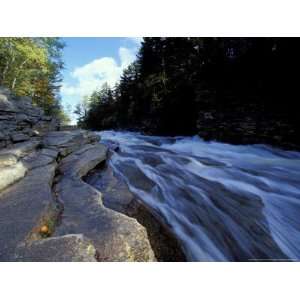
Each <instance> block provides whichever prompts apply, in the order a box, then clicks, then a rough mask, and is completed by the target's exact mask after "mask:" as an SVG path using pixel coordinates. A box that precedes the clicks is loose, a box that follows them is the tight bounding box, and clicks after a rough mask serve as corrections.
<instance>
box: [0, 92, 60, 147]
mask: <svg viewBox="0 0 300 300" xmlns="http://www.w3.org/2000/svg"><path fill="white" fill-rule="evenodd" d="M58 127H59V124H58V121H57V120H56V119H55V118H52V117H49V116H46V115H45V114H44V112H43V110H42V109H41V108H39V107H37V106H35V105H33V103H32V101H31V98H29V97H18V96H15V95H13V94H12V93H11V92H10V91H9V90H8V89H6V88H3V87H0V149H1V148H4V147H7V146H9V145H12V144H15V143H20V142H24V141H28V140H29V139H30V138H31V137H33V136H39V135H43V134H45V133H46V132H48V131H53V130H57V129H58Z"/></svg>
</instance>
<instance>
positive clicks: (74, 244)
mask: <svg viewBox="0 0 300 300" xmlns="http://www.w3.org/2000/svg"><path fill="white" fill-rule="evenodd" d="M15 260H16V261H39V262H53V261H54V262H64V261H76V262H82V261H83V262H93V261H94V262H95V261H97V260H96V249H95V247H94V246H93V244H92V243H91V242H90V241H89V240H88V239H87V238H85V237H84V236H83V235H82V234H69V235H65V236H60V237H53V238H48V239H43V240H40V241H35V242H33V243H32V244H31V245H29V246H27V247H24V246H23V247H20V248H19V249H18V250H17V253H16V256H15Z"/></svg>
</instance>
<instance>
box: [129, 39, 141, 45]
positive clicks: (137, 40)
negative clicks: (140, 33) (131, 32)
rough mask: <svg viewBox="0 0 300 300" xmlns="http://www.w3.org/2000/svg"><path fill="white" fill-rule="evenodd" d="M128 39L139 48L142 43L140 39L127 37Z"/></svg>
mask: <svg viewBox="0 0 300 300" xmlns="http://www.w3.org/2000/svg"><path fill="white" fill-rule="evenodd" d="M128 39H129V40H131V41H132V42H134V43H135V44H137V45H138V46H140V45H141V42H142V41H143V38H142V37H129V38H128Z"/></svg>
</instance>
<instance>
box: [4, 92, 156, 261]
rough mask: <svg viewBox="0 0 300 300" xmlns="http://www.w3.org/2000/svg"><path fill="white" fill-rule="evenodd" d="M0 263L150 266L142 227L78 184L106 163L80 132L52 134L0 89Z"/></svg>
mask: <svg viewBox="0 0 300 300" xmlns="http://www.w3.org/2000/svg"><path fill="white" fill-rule="evenodd" d="M0 126H1V127H0V128H1V132H0V146H1V147H2V149H1V148H0V220H1V226H0V261H155V260H156V258H155V256H154V253H153V251H152V248H151V245H150V242H149V238H148V235H147V231H146V229H145V228H144V227H143V226H142V225H141V224H140V223H139V222H137V220H136V219H135V218H131V217H129V216H126V215H125V214H123V213H120V212H117V211H115V210H112V209H110V208H108V207H106V206H105V205H104V204H103V201H102V194H101V192H100V191H98V190H96V189H94V188H93V187H92V186H91V185H89V184H87V183H86V182H84V181H83V180H82V177H83V176H85V175H86V174H87V173H88V172H89V171H91V170H93V169H94V168H95V167H96V166H98V165H99V164H100V163H101V162H104V161H105V160H106V159H107V147H106V146H104V145H103V144H100V143H99V140H100V137H99V136H98V135H97V134H94V133H92V132H89V131H86V130H77V129H76V128H72V130H71V131H57V130H56V129H57V123H56V121H55V120H54V119H52V118H51V117H47V116H45V115H44V114H43V112H42V111H41V109H39V108H37V107H35V106H34V105H33V104H32V103H31V100H30V99H29V98H26V97H21V98H17V97H15V96H13V95H12V94H11V93H10V92H9V91H8V90H6V89H3V88H1V89H0Z"/></svg>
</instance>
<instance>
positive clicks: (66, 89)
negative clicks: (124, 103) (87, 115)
mask: <svg viewBox="0 0 300 300" xmlns="http://www.w3.org/2000/svg"><path fill="white" fill-rule="evenodd" d="M135 53H136V50H135V49H129V48H125V47H121V48H119V57H120V64H118V63H117V61H116V60H115V59H114V58H113V57H102V58H98V59H95V60H93V61H91V62H90V63H88V64H86V65H83V66H81V67H77V68H75V69H74V70H73V72H72V73H71V77H73V78H74V79H75V82H76V83H75V84H68V83H67V82H65V83H64V84H63V86H62V88H61V93H62V95H63V97H64V96H75V95H78V96H80V97H82V96H84V95H89V94H91V93H92V92H93V91H94V90H95V89H97V88H99V87H101V86H102V85H103V84H104V83H105V82H107V83H108V84H109V85H110V86H113V85H114V84H115V83H116V82H117V81H118V80H119V79H120V76H121V74H122V71H123V70H124V69H125V68H126V67H128V65H129V64H130V63H132V62H133V61H134V60H135Z"/></svg>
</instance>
